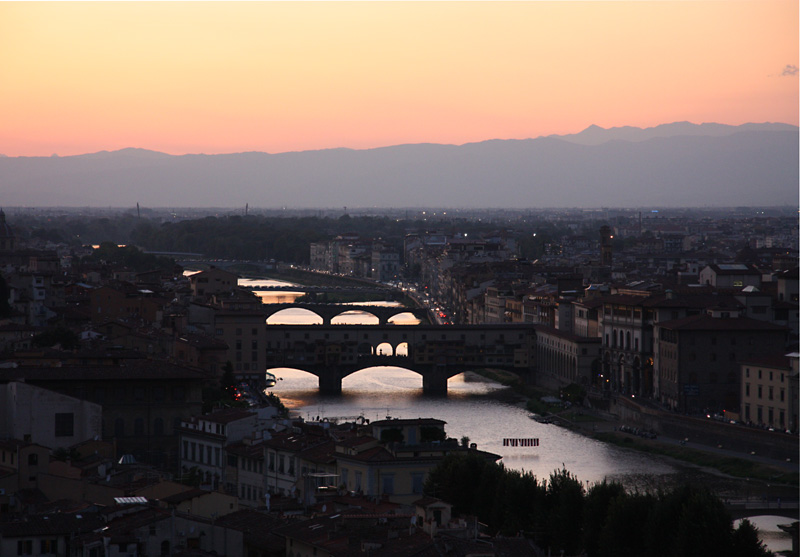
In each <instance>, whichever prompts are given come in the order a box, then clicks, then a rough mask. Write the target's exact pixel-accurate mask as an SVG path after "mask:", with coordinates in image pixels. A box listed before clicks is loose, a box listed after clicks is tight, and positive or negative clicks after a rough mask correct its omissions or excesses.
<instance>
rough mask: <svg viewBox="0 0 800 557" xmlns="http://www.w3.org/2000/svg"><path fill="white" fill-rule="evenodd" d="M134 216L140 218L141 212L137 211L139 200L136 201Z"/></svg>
mask: <svg viewBox="0 0 800 557" xmlns="http://www.w3.org/2000/svg"><path fill="white" fill-rule="evenodd" d="M136 218H137V219H140V218H142V214H141V213H140V212H139V202H138V201H137V202H136Z"/></svg>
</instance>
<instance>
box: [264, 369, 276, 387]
mask: <svg viewBox="0 0 800 557" xmlns="http://www.w3.org/2000/svg"><path fill="white" fill-rule="evenodd" d="M275 383H276V381H275V376H274V375H272V374H271V373H270V372H267V374H266V385H267V387H268V388H269V387H274V386H275Z"/></svg>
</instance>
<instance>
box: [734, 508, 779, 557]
mask: <svg viewBox="0 0 800 557" xmlns="http://www.w3.org/2000/svg"><path fill="white" fill-rule="evenodd" d="M767 555H771V553H770V551H769V550H768V549H767V548H766V547H765V546H764V543H763V542H762V541H761V540H760V539H759V537H758V528H756V527H755V526H754V525H753V523H752V522H750V521H749V520H747V519H746V518H745V519H744V520H742V521H741V522H740V523H739V527H738V528H736V530H734V531H733V551H732V552H731V557H760V556H767Z"/></svg>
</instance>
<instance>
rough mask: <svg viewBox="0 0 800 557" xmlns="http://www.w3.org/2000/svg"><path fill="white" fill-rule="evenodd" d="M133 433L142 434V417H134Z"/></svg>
mask: <svg viewBox="0 0 800 557" xmlns="http://www.w3.org/2000/svg"><path fill="white" fill-rule="evenodd" d="M133 434H134V435H136V436H139V437H141V436H142V435H144V419H142V418H136V420H135V421H134V422H133Z"/></svg>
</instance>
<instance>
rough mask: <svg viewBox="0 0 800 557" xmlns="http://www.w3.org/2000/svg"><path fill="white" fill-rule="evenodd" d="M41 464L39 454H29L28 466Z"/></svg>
mask: <svg viewBox="0 0 800 557" xmlns="http://www.w3.org/2000/svg"><path fill="white" fill-rule="evenodd" d="M38 464H39V455H38V454H36V453H32V454H29V455H28V466H36V465H38Z"/></svg>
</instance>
